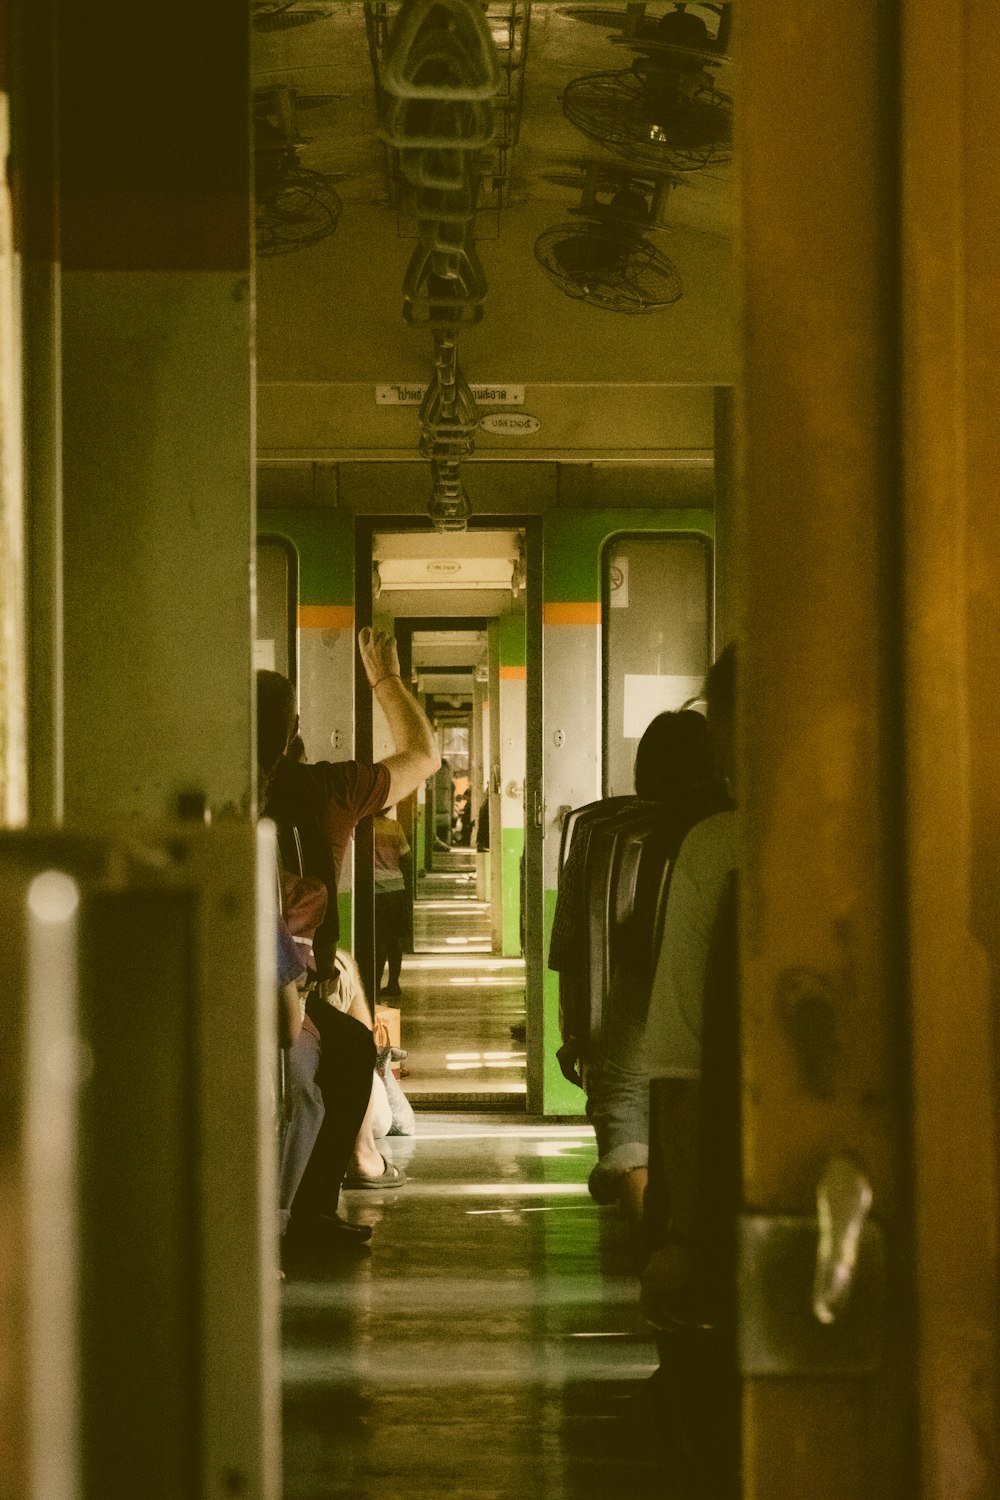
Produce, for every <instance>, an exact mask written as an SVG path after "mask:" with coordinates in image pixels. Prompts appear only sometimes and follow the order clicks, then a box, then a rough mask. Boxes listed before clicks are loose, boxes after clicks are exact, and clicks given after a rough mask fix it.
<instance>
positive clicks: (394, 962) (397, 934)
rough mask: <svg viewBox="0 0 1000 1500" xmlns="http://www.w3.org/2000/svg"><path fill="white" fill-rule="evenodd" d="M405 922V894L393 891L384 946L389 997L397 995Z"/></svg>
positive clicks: (401, 965) (401, 964)
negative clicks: (387, 957) (387, 969)
mask: <svg viewBox="0 0 1000 1500" xmlns="http://www.w3.org/2000/svg"><path fill="white" fill-rule="evenodd" d="M405 921H406V892H405V891H393V893H392V913H391V920H390V922H389V924H388V931H387V932H386V945H387V948H388V955H389V983H388V985H387V986H386V990H387V993H388V994H390V995H398V994H399V974H400V970H401V969H402V967H403V929H404V924H405Z"/></svg>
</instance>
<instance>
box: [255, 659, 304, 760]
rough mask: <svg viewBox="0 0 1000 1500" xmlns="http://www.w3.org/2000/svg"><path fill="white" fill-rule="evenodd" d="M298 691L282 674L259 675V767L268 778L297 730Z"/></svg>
mask: <svg viewBox="0 0 1000 1500" xmlns="http://www.w3.org/2000/svg"><path fill="white" fill-rule="evenodd" d="M298 722H299V721H298V716H297V714H296V712H295V689H294V687H293V686H292V684H291V683H290V682H289V680H288V678H287V677H282V675H281V673H280V672H265V671H259V672H258V673H257V764H258V765H259V766H260V768H261V770H262V771H263V772H264V774H265V775H266V776H269V775H270V774H271V772H272V771H273V770H274V768H275V766H276V765H277V763H278V761H279V759H280V758H281V756H282V754H283V753H284V750H285V746H286V745H287V744H288V742H289V740H290V739H291V738H292V736H293V735H294V734H295V731H296V729H297V728H298Z"/></svg>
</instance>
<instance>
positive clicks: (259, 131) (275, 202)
mask: <svg viewBox="0 0 1000 1500" xmlns="http://www.w3.org/2000/svg"><path fill="white" fill-rule="evenodd" d="M332 97H333V96H332V95H325V94H316V95H298V94H297V93H296V91H295V90H294V89H290V88H286V87H284V86H282V87H278V88H270V89H261V90H259V91H258V92H257V94H256V95H255V97H254V193H255V198H256V215H255V229H256V244H257V254H258V255H268V256H270V255H287V254H288V253H289V252H291V251H293V250H303V249H305V247H306V246H307V245H314V244H316V243H317V241H319V240H324V239H326V238H327V236H328V235H331V234H333V232H334V230H335V229H336V227H337V225H338V224H339V222H340V215H341V213H342V212H343V207H344V205H343V202H342V201H341V198H340V194H339V193H338V192H337V191H336V189H335V187H334V185H333V184H334V181H335V180H336V179H335V178H333V177H331V176H329V175H328V174H327V173H324V172H316V171H313V170H312V168H310V167H304V166H302V164H301V162H300V161H299V152H298V147H299V145H300V144H302V143H303V140H304V139H307V138H304V137H302V136H300V135H299V133H298V125H297V116H296V111H297V109H303V108H315V107H318V106H319V105H321V104H325V103H328V102H329V100H330V99H331V98H332Z"/></svg>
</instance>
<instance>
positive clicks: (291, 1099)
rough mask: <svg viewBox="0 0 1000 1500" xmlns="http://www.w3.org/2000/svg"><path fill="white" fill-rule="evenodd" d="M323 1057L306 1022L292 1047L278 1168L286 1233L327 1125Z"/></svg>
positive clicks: (281, 1223) (282, 1225) (281, 1219)
mask: <svg viewBox="0 0 1000 1500" xmlns="http://www.w3.org/2000/svg"><path fill="white" fill-rule="evenodd" d="M319 1057H320V1039H319V1036H318V1035H317V1033H316V1032H315V1031H314V1030H313V1029H312V1027H310V1026H309V1025H308V1024H306V1025H303V1027H302V1030H301V1031H300V1032H299V1034H298V1036H297V1037H296V1038H295V1041H294V1042H293V1043H292V1045H291V1047H290V1048H289V1049H288V1065H287V1075H286V1077H287V1100H288V1125H287V1128H286V1130H285V1139H284V1141H283V1142H282V1145H281V1161H280V1164H279V1168H278V1223H279V1226H280V1230H281V1233H282V1234H284V1232H285V1230H286V1229H287V1227H288V1217H289V1213H290V1212H291V1207H292V1202H293V1200H294V1198H295V1194H296V1191H297V1189H298V1186H299V1183H300V1182H301V1181H302V1177H303V1174H304V1173H305V1170H306V1167H307V1166H308V1165H309V1158H310V1156H311V1155H312V1151H313V1147H314V1146H315V1144H316V1138H317V1136H318V1135H319V1133H320V1128H321V1127H322V1124H323V1115H324V1113H325V1110H324V1107H323V1095H322V1094H321V1093H320V1090H319V1085H318V1084H317V1082H316V1072H317V1069H318V1068H319Z"/></svg>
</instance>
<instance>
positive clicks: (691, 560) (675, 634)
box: [603, 535, 712, 797]
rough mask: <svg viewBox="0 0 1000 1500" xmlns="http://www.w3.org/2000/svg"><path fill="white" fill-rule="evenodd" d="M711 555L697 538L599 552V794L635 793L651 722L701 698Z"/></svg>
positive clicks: (638, 541)
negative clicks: (641, 747) (637, 764)
mask: <svg viewBox="0 0 1000 1500" xmlns="http://www.w3.org/2000/svg"><path fill="white" fill-rule="evenodd" d="M711 587H712V553H711V547H710V544H709V542H708V541H707V539H706V538H705V537H702V536H676V535H675V536H650V535H644V536H619V537H615V538H614V539H613V540H612V541H610V542H609V543H608V544H607V546H606V547H605V549H604V610H603V624H604V631H603V638H604V792H605V795H606V796H609V797H614V796H621V795H625V794H627V793H628V792H631V791H633V790H634V787H633V780H632V775H633V764H634V761H635V752H636V747H637V745H638V743H639V740H640V738H641V736H642V733H643V731H644V730H645V728H646V726H647V724H648V723H649V722H650V720H651V719H653V718H655V716H656V715H657V714H658V713H662V712H663V711H664V710H666V709H675V708H680V707H681V705H682V704H684V703H687V702H688V701H689V700H691V699H692V698H697V697H698V696H699V695H700V693H701V687H702V682H703V680H704V676H705V673H706V672H707V671H708V667H709V663H710V653H711V644H712V610H711V598H712V592H711Z"/></svg>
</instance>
